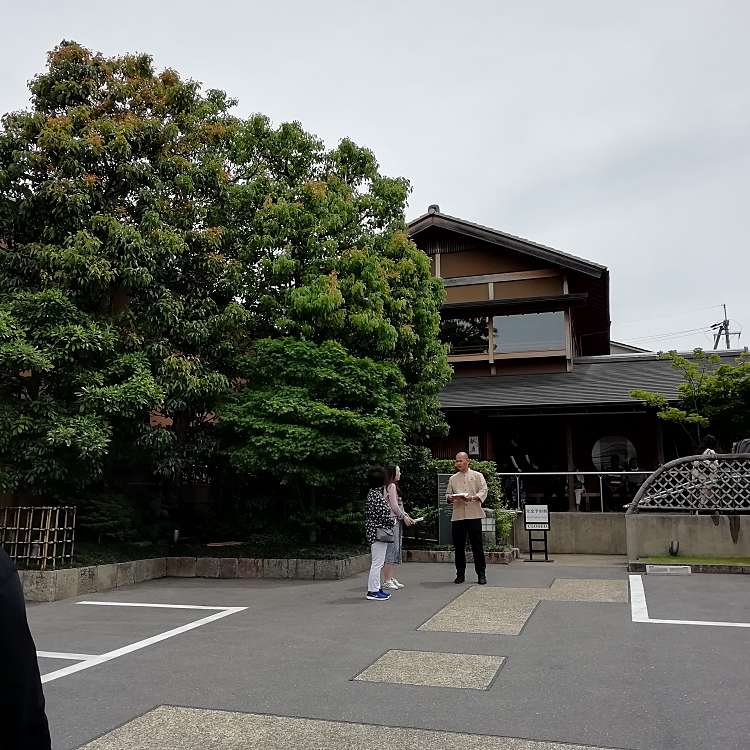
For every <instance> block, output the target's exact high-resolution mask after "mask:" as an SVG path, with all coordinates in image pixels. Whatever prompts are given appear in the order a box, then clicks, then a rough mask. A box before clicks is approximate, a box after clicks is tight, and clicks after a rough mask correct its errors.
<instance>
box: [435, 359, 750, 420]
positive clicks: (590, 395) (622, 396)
mask: <svg viewBox="0 0 750 750" xmlns="http://www.w3.org/2000/svg"><path fill="white" fill-rule="evenodd" d="M715 353H716V354H719V355H720V356H721V358H722V360H724V361H725V362H727V363H729V362H732V361H736V360H737V359H738V358H739V357H740V356H741V354H742V352H741V351H729V352H727V351H722V352H715ZM684 356H688V357H689V356H690V355H689V354H686V355H684ZM682 382H683V378H682V374H681V373H680V372H679V371H678V370H676V369H675V368H674V367H672V363H671V362H670V361H669V360H666V359H660V358H659V357H658V355H656V354H645V355H644V354H613V355H608V356H599V357H579V358H577V359H576V360H574V364H573V370H572V371H571V372H560V373H538V374H528V375H494V376H485V377H458V378H454V379H453V380H452V381H451V382H450V383H448V385H447V386H446V387H445V388H444V389H443V391H442V393H441V394H440V404H441V407H442V408H443V409H444V410H453V409H461V410H474V409H492V410H493V411H495V410H496V411H499V412H508V411H511V410H512V411H522V412H533V411H537V410H539V411H564V410H566V409H567V410H569V409H572V408H592V407H596V408H600V409H601V408H602V407H610V408H611V407H618V408H622V407H626V408H629V409H633V410H637V409H639V408H640V409H642V408H643V404H642V402H639V401H637V400H636V399H634V398H632V397H631V396H630V392H631V391H633V390H636V389H642V390H647V391H655V392H657V393H661V394H663V395H664V396H666V397H667V399H669V400H670V401H676V400H677V399H678V398H679V391H678V388H679V385H680V384H681V383H682Z"/></svg>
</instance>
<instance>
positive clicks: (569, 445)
mask: <svg viewBox="0 0 750 750" xmlns="http://www.w3.org/2000/svg"><path fill="white" fill-rule="evenodd" d="M565 454H566V458H567V463H568V471H575V468H576V466H575V461H574V460H573V428H572V427H571V426H570V418H568V419H566V420H565ZM575 509H576V478H575V477H574V476H572V475H571V476H568V510H569V511H573V510H575Z"/></svg>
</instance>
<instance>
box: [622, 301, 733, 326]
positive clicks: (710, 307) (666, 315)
mask: <svg viewBox="0 0 750 750" xmlns="http://www.w3.org/2000/svg"><path fill="white" fill-rule="evenodd" d="M720 307H721V305H708V306H706V307H693V308H692V309H690V310H684V311H683V312H674V313H662V314H661V315H652V316H651V317H648V318H643V319H641V320H627V321H625V322H624V323H618V324H617V325H619V326H630V325H635V324H636V323H650V322H651V321H652V320H657V319H659V318H676V317H678V316H681V315H690V314H692V313H699V312H703V311H704V310H716V309H717V308H720Z"/></svg>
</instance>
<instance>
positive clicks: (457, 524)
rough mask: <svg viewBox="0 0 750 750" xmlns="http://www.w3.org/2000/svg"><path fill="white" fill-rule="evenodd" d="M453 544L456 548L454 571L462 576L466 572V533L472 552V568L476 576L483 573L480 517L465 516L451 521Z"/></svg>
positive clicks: (483, 562)
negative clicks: (463, 518)
mask: <svg viewBox="0 0 750 750" xmlns="http://www.w3.org/2000/svg"><path fill="white" fill-rule="evenodd" d="M451 528H452V531H453V546H454V547H455V550H456V572H457V573H458V575H460V576H462V575H464V574H465V572H466V535H467V534H468V536H469V543H470V544H471V551H472V553H473V554H474V570H476V572H477V575H478V576H483V575H484V569H485V561H484V547H483V546H482V519H481V518H467V519H466V520H464V521H452V522H451Z"/></svg>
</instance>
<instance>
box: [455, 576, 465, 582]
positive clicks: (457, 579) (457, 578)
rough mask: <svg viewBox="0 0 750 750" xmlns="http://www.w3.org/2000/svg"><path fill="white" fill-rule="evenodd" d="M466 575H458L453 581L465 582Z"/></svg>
mask: <svg viewBox="0 0 750 750" xmlns="http://www.w3.org/2000/svg"><path fill="white" fill-rule="evenodd" d="M463 582H464V577H463V576H456V580H455V581H453V583H463Z"/></svg>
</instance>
